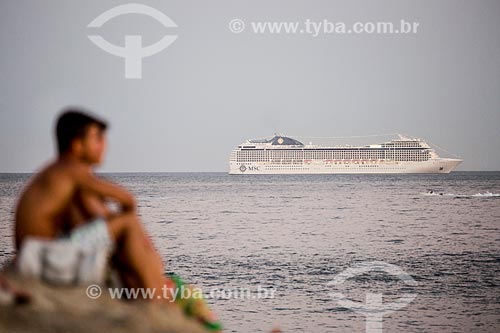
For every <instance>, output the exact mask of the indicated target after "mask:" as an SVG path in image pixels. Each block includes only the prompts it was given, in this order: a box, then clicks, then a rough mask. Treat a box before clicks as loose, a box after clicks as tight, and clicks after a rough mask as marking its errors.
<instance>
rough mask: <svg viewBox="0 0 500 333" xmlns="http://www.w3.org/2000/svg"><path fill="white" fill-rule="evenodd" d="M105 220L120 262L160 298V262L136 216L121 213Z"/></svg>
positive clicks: (161, 272)
mask: <svg viewBox="0 0 500 333" xmlns="http://www.w3.org/2000/svg"><path fill="white" fill-rule="evenodd" d="M107 224H108V230H109V232H110V235H111V237H112V238H113V239H114V240H115V241H116V243H117V250H118V253H117V254H118V256H119V257H120V258H121V261H122V263H123V264H126V265H127V266H128V268H129V269H130V271H131V272H132V273H133V275H134V276H135V277H136V279H137V282H138V283H139V284H140V287H142V288H152V289H151V290H153V289H155V294H154V295H155V296H154V298H155V299H159V298H162V297H163V295H162V288H163V286H164V285H165V277H164V271H163V263H162V260H161V258H160V256H159V254H158V253H157V251H156V250H155V248H154V247H153V244H152V243H151V241H150V240H149V238H148V236H147V235H146V232H145V231H144V228H143V226H142V225H141V222H140V221H139V219H138V217H137V216H136V215H135V214H133V213H127V214H122V215H119V216H116V217H113V218H111V219H110V220H109V221H108V223H107Z"/></svg>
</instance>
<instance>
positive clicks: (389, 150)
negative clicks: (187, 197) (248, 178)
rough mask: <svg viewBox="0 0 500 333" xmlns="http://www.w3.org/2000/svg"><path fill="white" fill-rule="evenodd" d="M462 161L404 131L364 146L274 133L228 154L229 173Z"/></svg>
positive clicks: (348, 170)
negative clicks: (326, 143) (318, 143)
mask: <svg viewBox="0 0 500 333" xmlns="http://www.w3.org/2000/svg"><path fill="white" fill-rule="evenodd" d="M461 162H462V160H460V159H453V158H442V157H439V155H438V154H437V153H436V152H435V150H434V149H432V148H431V147H430V146H429V145H428V144H427V143H426V142H425V141H423V140H421V139H409V138H405V137H403V136H401V135H400V138H399V139H397V140H391V141H387V142H384V143H380V144H372V145H365V146H346V145H344V146H316V145H312V144H309V145H304V144H303V143H302V142H300V141H297V140H295V139H293V138H290V137H286V136H282V135H275V136H274V137H273V138H271V139H258V140H247V141H245V142H243V143H242V144H240V145H239V146H238V147H237V148H236V149H235V150H233V152H232V153H231V156H230V157H229V174H232V175H243V174H245V175H249V174H250V175H252V174H355V173H357V174H369V173H377V174H384V173H450V172H451V171H452V170H454V169H455V168H456V167H457V166H458V165H459V164H460V163H461Z"/></svg>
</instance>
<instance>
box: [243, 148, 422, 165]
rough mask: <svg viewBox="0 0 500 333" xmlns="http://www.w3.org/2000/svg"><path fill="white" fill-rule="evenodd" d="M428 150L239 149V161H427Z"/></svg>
mask: <svg viewBox="0 0 500 333" xmlns="http://www.w3.org/2000/svg"><path fill="white" fill-rule="evenodd" d="M429 157H430V154H429V152H428V151H383V150H378V151H377V150H373V151H300V150H298V151H274V150H273V151H238V152H237V154H236V160H237V161H239V162H252V161H256V162H258V161H269V160H275V159H296V160H304V159H305V160H308V159H311V160H313V159H326V160H328V159H332V160H334V159H360V160H364V159H392V160H398V161H426V160H428V159H429Z"/></svg>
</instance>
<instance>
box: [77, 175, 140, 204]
mask: <svg viewBox="0 0 500 333" xmlns="http://www.w3.org/2000/svg"><path fill="white" fill-rule="evenodd" d="M77 185H78V187H79V188H80V189H81V190H82V191H89V192H91V193H93V194H96V195H98V196H102V197H104V198H111V199H114V200H116V201H118V203H119V204H120V205H121V206H122V210H123V211H124V212H130V211H133V210H134V209H135V199H134V197H133V195H132V194H131V193H130V192H129V191H127V190H126V189H124V188H123V187H121V186H118V185H116V184H113V183H111V182H109V181H106V180H102V179H100V178H98V177H96V176H95V175H94V174H92V173H90V172H81V173H80V175H79V176H78V178H77Z"/></svg>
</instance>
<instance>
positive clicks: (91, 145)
mask: <svg viewBox="0 0 500 333" xmlns="http://www.w3.org/2000/svg"><path fill="white" fill-rule="evenodd" d="M106 128H107V124H106V123H105V122H104V121H102V120H100V119H98V118H96V117H94V116H91V115H89V114H86V113H83V112H81V111H79V110H67V111H66V112H64V113H62V114H61V116H60V117H59V119H58V121H57V125H56V138H57V147H58V151H59V155H58V157H57V158H56V160H55V161H53V162H52V163H50V164H49V165H48V166H46V167H45V168H43V169H42V170H41V171H40V172H39V173H37V175H36V176H35V177H34V179H33V180H32V181H31V182H30V183H29V185H28V186H27V187H26V189H25V190H24V191H23V193H22V194H21V197H20V199H19V201H18V205H17V209H16V214H15V238H16V248H17V249H18V250H19V249H20V248H21V247H22V245H23V242H24V241H25V240H26V239H27V238H28V237H39V238H46V239H56V238H59V237H69V239H70V240H71V241H72V242H74V243H75V244H76V245H78V246H81V247H88V248H93V249H96V248H97V249H99V250H104V251H110V252H113V255H114V257H115V258H116V259H117V260H116V263H118V270H119V273H120V276H121V278H122V281H123V282H124V284H125V286H126V287H128V288H151V289H150V290H152V291H153V298H152V299H151V300H153V301H156V300H160V301H167V302H169V303H170V302H171V301H172V298H173V297H172V296H173V295H171V294H170V295H164V294H163V291H164V290H165V287H166V288H167V289H166V290H170V291H172V290H173V289H174V288H179V285H180V284H182V287H186V288H193V287H192V286H189V285H185V284H184V283H183V282H182V281H181V280H180V278H178V277H175V278H174V277H173V278H166V277H165V276H164V267H163V262H162V260H161V257H160V256H159V254H158V252H157V251H156V249H155V248H154V247H153V244H152V243H151V241H150V240H149V238H148V236H147V235H146V232H145V230H144V228H143V226H142V224H141V222H140V220H139V218H138V217H137V215H136V204H135V199H134V197H133V196H132V194H131V193H130V192H128V191H127V190H126V189H124V188H123V187H121V186H118V185H116V184H113V183H111V182H109V181H106V180H103V179H101V178H99V177H97V176H96V175H95V174H94V172H93V167H95V166H97V165H99V164H100V163H101V162H102V159H103V156H104V151H105V148H106V137H105V131H106ZM109 202H114V203H116V204H117V206H118V211H113V210H111V209H109V208H108V205H107V204H108V203H109ZM165 296H169V297H170V299H165ZM176 303H177V304H179V306H181V307H183V308H184V310H185V311H186V312H187V313H189V314H191V315H193V316H195V317H196V318H197V319H198V320H199V321H200V322H201V323H202V324H204V325H205V327H206V328H208V329H210V330H213V331H218V330H220V327H221V325H220V323H219V322H218V320H217V318H216V317H215V315H214V314H213V313H212V312H211V311H210V310H209V309H208V307H207V306H206V304H205V303H204V302H203V300H202V299H194V298H191V299H186V300H183V299H180V300H179V299H176Z"/></svg>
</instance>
